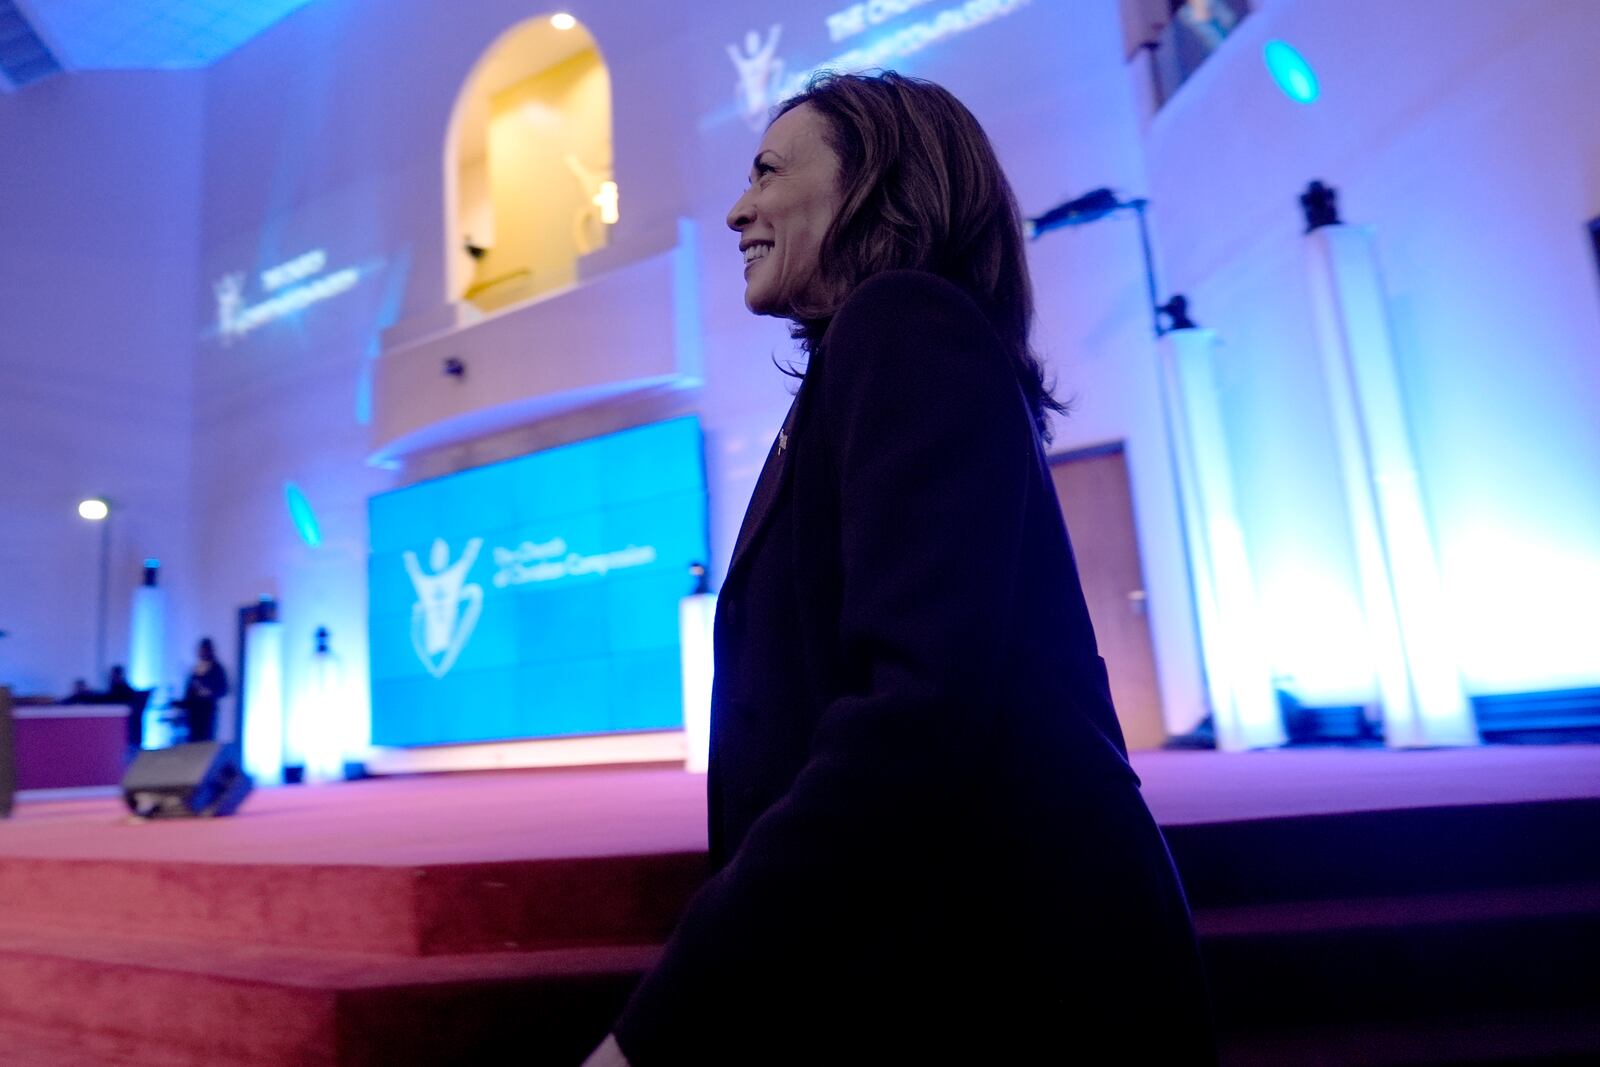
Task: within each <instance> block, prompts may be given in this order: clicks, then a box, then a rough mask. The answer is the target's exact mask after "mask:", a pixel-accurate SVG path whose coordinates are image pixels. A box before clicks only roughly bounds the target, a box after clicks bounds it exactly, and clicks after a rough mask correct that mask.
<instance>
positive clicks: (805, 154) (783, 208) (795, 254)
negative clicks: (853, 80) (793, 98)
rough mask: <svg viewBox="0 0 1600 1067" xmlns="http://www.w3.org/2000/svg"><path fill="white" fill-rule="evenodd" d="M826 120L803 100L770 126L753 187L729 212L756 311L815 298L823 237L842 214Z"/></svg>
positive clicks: (748, 299) (747, 298) (783, 310)
mask: <svg viewBox="0 0 1600 1067" xmlns="http://www.w3.org/2000/svg"><path fill="white" fill-rule="evenodd" d="M826 131H827V120H826V119H824V118H823V117H822V116H821V115H820V114H819V113H818V112H817V111H816V110H815V109H814V108H812V107H811V106H810V105H808V104H801V105H800V106H799V107H797V108H794V109H793V110H791V111H786V112H784V113H783V114H782V115H780V116H779V117H778V119H777V121H775V122H774V123H773V124H772V125H771V126H769V127H767V133H766V136H765V137H763V138H762V139H761V147H760V149H759V150H758V151H757V152H756V157H755V162H754V164H753V165H752V167H751V170H750V186H749V188H747V189H746V190H745V191H744V195H743V196H741V197H739V199H738V201H737V202H736V203H735V204H734V205H733V209H732V210H730V211H729V212H728V226H729V227H730V228H731V229H733V230H735V231H737V232H738V234H739V251H740V252H741V253H743V254H744V261H745V262H744V303H745V306H746V307H748V308H749V309H750V310H751V311H753V312H755V313H756V314H757V315H780V316H781V315H786V314H788V313H789V309H790V308H791V307H793V306H794V304H795V303H796V302H800V301H804V302H810V301H815V300H816V299H817V298H818V294H817V293H816V292H815V287H816V286H817V284H818V270H817V268H818V263H819V258H820V253H821V249H822V237H823V235H824V234H826V233H827V232H828V226H829V225H830V224H831V223H832V222H833V220H834V217H835V216H836V215H838V213H839V206H840V203H841V201H842V200H843V194H842V193H841V192H840V189H839V177H840V175H839V157H838V155H836V154H835V153H834V151H833V149H832V148H829V147H828V142H827V140H826V138H825V137H824V134H825V133H826Z"/></svg>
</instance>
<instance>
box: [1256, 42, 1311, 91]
mask: <svg viewBox="0 0 1600 1067" xmlns="http://www.w3.org/2000/svg"><path fill="white" fill-rule="evenodd" d="M1262 56H1263V58H1265V59H1266V61H1267V71H1268V73H1270V74H1271V75H1272V80H1273V81H1274V82H1276V83H1277V84H1278V88H1279V89H1282V90H1283V95H1285V96H1287V97H1288V98H1289V99H1290V100H1293V101H1294V102H1295V103H1297V104H1310V103H1314V102H1315V101H1316V99H1317V97H1318V96H1320V95H1321V89H1319V88H1318V86H1317V74H1316V71H1314V70H1312V69H1311V64H1310V63H1307V62H1306V61H1305V57H1304V56H1302V55H1301V54H1300V53H1299V52H1296V51H1295V50H1294V48H1293V47H1292V46H1290V45H1288V44H1286V43H1284V42H1283V41H1268V42H1267V46H1266V48H1265V49H1263V51H1262Z"/></svg>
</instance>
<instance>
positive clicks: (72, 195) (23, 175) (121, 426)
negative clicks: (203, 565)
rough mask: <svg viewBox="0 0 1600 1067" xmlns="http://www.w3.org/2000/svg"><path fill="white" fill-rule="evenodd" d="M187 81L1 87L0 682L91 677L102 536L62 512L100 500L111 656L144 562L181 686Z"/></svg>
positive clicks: (195, 195) (193, 109)
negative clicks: (166, 608) (165, 590)
mask: <svg viewBox="0 0 1600 1067" xmlns="http://www.w3.org/2000/svg"><path fill="white" fill-rule="evenodd" d="M201 92H202V78H201V76H200V75H199V74H191V73H184V74H178V73H166V74H148V73H96V74H82V75H75V76H72V77H56V78H51V79H48V80H46V81H43V82H40V83H38V84H36V85H34V86H32V87H30V88H28V89H25V90H22V91H21V92H17V93H13V94H9V95H0V145H3V146H4V148H3V150H0V382H3V383H4V387H3V388H0V629H7V630H10V631H11V636H10V637H8V638H6V639H4V640H0V683H4V684H10V685H11V686H13V687H14V688H15V689H16V690H18V691H19V692H23V693H52V694H56V695H59V694H61V693H63V692H64V691H66V690H67V689H68V688H69V686H70V684H71V682H72V679H74V678H76V677H86V678H90V680H91V682H92V681H93V680H94V679H93V676H92V672H93V668H94V662H93V661H94V642H95V629H96V622H95V619H96V598H97V593H98V581H99V577H98V576H99V570H98V568H99V553H100V530H99V529H98V528H97V527H95V526H93V525H91V524H90V523H87V522H85V521H83V520H82V519H80V518H78V516H77V511H76V505H77V502H78V501H79V500H80V499H82V498H83V497H85V496H90V495H96V494H103V495H105V496H106V497H108V498H109V499H110V500H111V502H112V503H113V505H114V506H115V507H116V512H115V514H114V516H113V520H112V522H113V525H112V529H111V534H112V539H111V583H110V599H109V605H110V610H109V612H108V623H109V625H108V627H107V630H108V638H109V641H108V645H107V658H108V661H109V662H113V663H117V662H126V661H127V656H128V617H129V603H130V596H131V592H132V590H133V588H134V587H135V585H136V584H137V583H138V581H139V577H140V563H141V561H142V560H143V559H144V558H145V557H146V556H154V557H158V558H160V559H161V560H162V561H163V564H164V568H163V572H164V584H166V585H168V586H169V587H170V589H171V590H172V595H171V597H170V598H169V602H170V603H171V605H172V608H171V612H172V615H171V617H170V618H169V620H168V625H167V627H166V631H167V648H166V650H165V654H164V662H165V663H166V667H167V669H166V675H167V677H168V678H170V679H171V680H172V681H173V682H175V683H181V682H182V674H181V672H182V669H183V664H184V662H185V657H186V656H187V654H188V652H189V651H190V649H191V646H192V638H193V616H192V614H191V613H190V612H189V611H188V610H187V605H188V604H189V603H190V599H191V598H190V597H189V595H188V594H189V592H190V591H191V590H193V589H194V588H195V585H196V567H195V554H194V551H193V542H192V540H191V536H190V532H191V526H190V521H189V500H190V490H189V486H190V410H191V401H192V397H193V380H192V373H193V356H194V349H193V344H192V339H191V337H190V335H189V332H188V329H187V324H188V322H189V320H190V318H191V316H192V308H193V305H194V288H195V287H194V277H195V254H196V251H197V248H198V245H197V227H196V224H195V219H196V216H197V210H198V202H199V199H200V198H199V145H200V137H199V133H200V121H199V120H200V101H201Z"/></svg>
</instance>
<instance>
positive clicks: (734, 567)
mask: <svg viewBox="0 0 1600 1067" xmlns="http://www.w3.org/2000/svg"><path fill="white" fill-rule="evenodd" d="M804 392H805V387H804V385H802V386H801V391H800V394H796V396H795V398H794V400H793V401H792V402H791V403H790V404H789V413H788V414H787V415H786V416H784V420H783V428H782V429H780V430H779V431H778V436H777V438H776V439H774V440H773V442H772V449H771V450H770V451H769V452H768V453H767V462H766V464H765V465H764V466H763V467H762V468H761V476H760V477H759V478H757V479H756V488H755V492H754V493H752V494H751V495H750V506H749V507H748V508H746V509H745V513H744V522H743V523H742V524H740V526H739V539H738V540H737V541H735V542H734V544H733V558H732V559H730V560H729V561H728V573H727V575H726V577H725V578H724V579H723V584H724V585H726V584H727V583H728V581H729V580H731V579H732V578H733V576H734V574H735V573H736V572H737V571H738V569H739V564H740V562H741V561H742V560H743V559H744V557H745V555H746V554H747V553H748V551H749V548H750V545H751V544H752V543H753V542H754V541H755V539H756V537H757V536H759V535H760V533H761V530H762V528H763V527H765V526H766V524H767V521H768V520H769V519H771V518H772V512H773V506H774V505H775V504H777V502H778V497H779V496H780V495H781V491H782V489H783V486H784V483H785V482H786V481H787V480H788V479H787V475H788V472H789V468H790V466H791V464H790V462H789V457H790V455H791V454H792V453H793V452H794V440H793V437H794V427H795V413H796V412H797V411H799V408H800V396H801V395H803V394H804Z"/></svg>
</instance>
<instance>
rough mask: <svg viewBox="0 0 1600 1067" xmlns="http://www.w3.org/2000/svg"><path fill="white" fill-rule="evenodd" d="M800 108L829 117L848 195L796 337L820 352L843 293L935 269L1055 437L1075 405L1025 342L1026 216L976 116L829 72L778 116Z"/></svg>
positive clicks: (879, 79)
mask: <svg viewBox="0 0 1600 1067" xmlns="http://www.w3.org/2000/svg"><path fill="white" fill-rule="evenodd" d="M802 104H806V105H809V106H810V107H812V108H813V109H815V110H816V111H817V112H818V113H819V114H820V115H821V116H822V117H823V119H825V120H826V124H827V132H826V133H825V135H824V139H825V140H826V141H827V143H828V147H830V148H832V149H833V151H834V153H835V154H836V155H838V157H839V164H840V166H839V174H840V179H839V180H840V183H841V185H842V187H843V188H842V189H841V190H840V191H841V192H842V193H843V200H842V202H841V206H840V208H839V214H838V216H837V217H836V218H835V219H834V220H833V223H832V224H831V225H830V226H829V227H828V232H827V233H826V234H824V235H823V238H822V247H821V252H820V257H819V259H820V271H821V274H820V277H819V281H820V282H821V283H822V284H821V285H820V286H819V289H820V290H821V291H822V292H824V293H826V294H828V295H827V297H826V298H825V299H826V303H825V304H823V305H822V306H805V307H796V308H794V309H793V318H794V323H795V325H794V335H795V338H796V339H797V340H799V341H800V342H801V345H802V347H804V348H805V350H806V351H807V352H811V351H813V350H814V349H815V347H816V345H817V344H818V343H819V342H820V341H821V340H822V336H823V332H824V331H825V330H826V329H827V325H828V322H829V321H830V320H831V319H832V318H833V314H834V313H835V312H836V311H837V310H838V309H839V306H840V305H841V304H843V303H844V300H845V298H846V297H848V296H849V295H850V293H851V292H852V291H853V290H854V289H855V287H856V286H857V285H859V284H861V283H862V282H863V281H865V280H866V279H868V278H870V277H871V276H872V275H874V274H878V273H881V272H883V271H886V270H922V271H927V272H929V273H931V274H936V275H938V276H940V277H941V278H944V279H946V280H948V281H951V282H953V283H955V284H956V285H958V286H960V287H961V288H962V289H964V290H965V291H966V292H967V293H968V295H970V296H971V297H972V298H973V300H975V301H976V302H977V304H978V306H979V307H980V308H982V309H983V312H984V314H985V315H986V316H987V317H988V319H989V322H990V324H991V325H992V326H993V327H994V330H995V332H996V333H998V334H999V335H1000V340H1001V342H1002V343H1003V344H1004V345H1005V347H1006V350H1007V352H1008V353H1009V354H1010V356H1011V359H1012V363H1013V369H1014V370H1015V371H1016V374H1017V380H1018V381H1019V382H1020V383H1021V385H1022V389H1023V392H1024V394H1025V395H1026V396H1027V399H1028V405H1029V407H1030V408H1031V409H1032V411H1033V416H1034V421H1035V423H1036V424H1037V426H1038V428H1039V433H1040V434H1041V435H1042V436H1044V437H1046V438H1048V436H1049V423H1048V419H1049V414H1048V413H1049V412H1051V411H1057V412H1063V413H1064V412H1065V411H1066V410H1067V409H1066V405H1064V404H1062V403H1061V402H1060V401H1058V400H1056V399H1055V398H1054V397H1053V396H1051V395H1050V389H1049V387H1048V386H1047V385H1046V384H1045V381H1044V374H1043V371H1042V370H1041V368H1040V366H1039V360H1038V358H1037V357H1036V356H1035V355H1034V353H1033V350H1032V349H1031V348H1030V347H1029V345H1028V333H1029V331H1030V329H1031V328H1032V326H1033V286H1032V285H1031V284H1030V282H1029V281H1028V263H1027V259H1026V258H1025V256H1024V255H1023V251H1022V241H1023V238H1022V217H1021V213H1020V212H1019V211H1018V210H1017V200H1016V197H1015V196H1014V195H1013V194H1012V192H1011V184H1010V183H1009V182H1008V181H1006V176H1005V173H1004V172H1003V171H1002V170H1001V169H1000V161H999V160H998V159H997V158H996V157H995V153H994V147H993V146H992V145H990V143H989V138H988V135H986V134H985V133H984V132H983V127H981V126H979V125H978V120H977V119H976V118H974V117H973V115H972V112H970V111H968V110H967V108H966V106H965V105H964V104H962V103H961V101H959V100H957V99H956V98H955V97H954V96H953V95H951V94H950V92H949V91H948V90H946V89H944V88H942V87H940V86H938V85H935V84H933V83H932V82H928V81H922V80H921V79H918V78H907V77H904V76H903V75H900V74H896V73H894V72H893V71H887V72H884V73H881V74H876V75H860V74H833V73H829V72H826V71H825V72H822V73H820V74H818V75H816V76H815V77H813V78H812V79H811V81H810V83H809V84H807V86H806V88H805V89H804V90H803V91H802V92H800V93H798V94H796V95H794V96H792V97H790V98H789V99H787V100H785V101H783V103H781V104H779V105H778V106H777V108H776V109H774V112H773V119H774V120H776V119H777V118H778V117H779V116H780V115H783V114H785V113H787V112H789V111H793V110H794V109H795V108H797V107H799V106H801V105H802Z"/></svg>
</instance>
